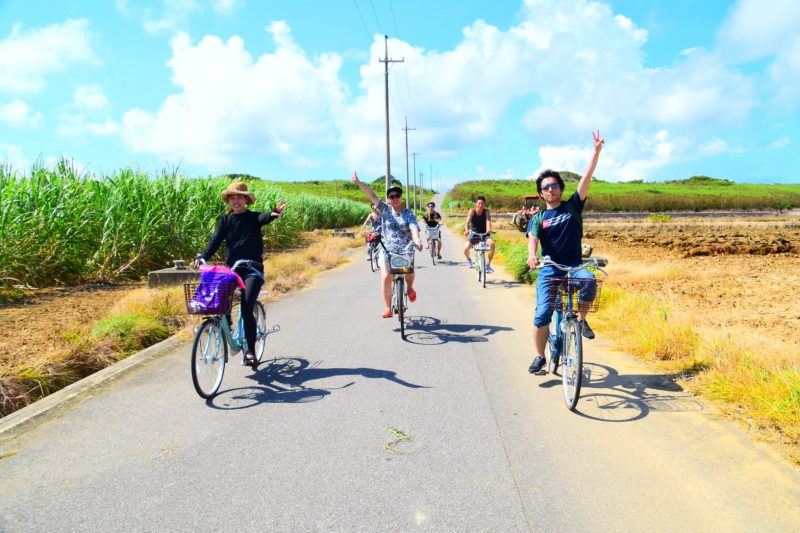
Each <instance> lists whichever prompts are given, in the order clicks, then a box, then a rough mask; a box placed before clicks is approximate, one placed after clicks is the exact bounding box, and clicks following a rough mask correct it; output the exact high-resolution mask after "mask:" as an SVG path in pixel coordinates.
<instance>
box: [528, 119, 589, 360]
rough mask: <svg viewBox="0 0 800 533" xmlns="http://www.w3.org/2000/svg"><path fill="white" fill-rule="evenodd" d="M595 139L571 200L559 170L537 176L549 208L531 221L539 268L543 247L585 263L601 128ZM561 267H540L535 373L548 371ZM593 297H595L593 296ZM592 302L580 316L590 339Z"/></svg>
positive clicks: (531, 261)
mask: <svg viewBox="0 0 800 533" xmlns="http://www.w3.org/2000/svg"><path fill="white" fill-rule="evenodd" d="M592 138H593V139H594V155H593V156H592V159H591V161H589V166H588V167H586V172H585V173H584V174H583V177H582V178H581V181H580V182H578V188H577V190H576V191H575V192H574V193H573V194H572V196H570V197H569V199H567V200H563V199H562V198H561V195H562V193H563V192H564V180H563V179H562V178H561V175H560V174H559V173H558V172H555V171H553V170H545V171H544V172H542V173H541V174H539V177H538V178H536V190H537V192H538V193H539V194H540V195H542V198H543V199H544V203H545V209H544V210H542V211H540V212H538V213H537V214H535V215H534V216H533V217H532V218H531V221H530V222H529V223H528V266H529V267H530V268H532V269H533V268H536V267H537V266H538V264H539V258H538V257H537V256H536V249H537V247H538V246H539V245H541V247H542V255H547V256H550V259H552V260H553V261H554V262H556V263H558V264H561V265H565V266H569V267H575V266H578V265H580V264H581V258H582V253H581V252H582V249H581V239H582V238H583V219H582V217H581V213H583V205H584V204H585V203H586V197H587V195H588V194H589V185H590V184H591V180H592V175H593V174H594V169H595V168H596V167H597V161H598V160H599V159H600V151H601V150H602V149H603V143H604V142H605V141H604V140H603V139H602V138H600V131H599V130H598V131H597V133H594V132H592ZM559 272H560V271H559V270H558V269H556V268H555V267H553V266H546V267H544V268H542V269H541V270H539V276H538V278H537V280H536V313H535V315H534V317H533V338H534V341H535V349H536V356H535V357H534V358H533V362H532V363H531V365H530V367H528V372H530V373H531V374H543V373H546V370H544V367H545V362H546V361H545V357H544V349H545V346H546V345H547V335H548V326H549V324H550V320H552V317H553V309H552V307H551V305H550V301H549V298H548V295H549V292H550V290H549V287H550V278H552V277H554V276H559V275H561V274H559ZM573 276H575V277H578V278H584V279H594V275H593V274H592V273H591V272H589V271H588V270H587V269H585V268H583V269H581V270H578V271H577V272H575V273H574V274H573ZM592 298H593V296H592ZM589 304H591V301H589V302H583V301H579V302H578V319H579V320H580V321H581V333H582V335H583V336H584V337H586V338H587V339H593V338H594V332H593V331H592V328H590V327H589V324H588V322H586V309H587V308H588V307H589Z"/></svg>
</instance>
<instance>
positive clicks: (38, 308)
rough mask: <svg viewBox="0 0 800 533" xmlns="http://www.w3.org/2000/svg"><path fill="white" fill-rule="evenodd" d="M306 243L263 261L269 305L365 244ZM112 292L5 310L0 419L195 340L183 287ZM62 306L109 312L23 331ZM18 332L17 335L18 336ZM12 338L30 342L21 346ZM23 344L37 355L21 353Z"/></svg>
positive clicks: (325, 237)
mask: <svg viewBox="0 0 800 533" xmlns="http://www.w3.org/2000/svg"><path fill="white" fill-rule="evenodd" d="M303 242H304V247H303V248H301V249H298V250H295V251H292V252H284V253H281V254H278V255H274V256H271V257H269V258H268V259H267V260H266V263H265V270H266V276H265V278H266V283H265V286H264V290H266V291H267V292H268V299H269V300H275V299H277V298H280V297H281V296H283V295H284V294H286V293H287V292H290V291H293V290H297V289H299V288H302V287H305V286H306V285H308V284H309V282H310V281H311V280H312V279H313V277H314V276H315V275H316V274H318V273H319V272H322V271H324V270H328V269H330V268H333V267H335V266H337V265H338V264H340V263H342V262H343V261H346V255H347V253H346V252H347V251H348V249H349V248H353V247H356V246H361V244H362V242H361V241H360V240H359V239H346V238H340V237H332V236H331V235H330V232H329V231H314V232H310V233H308V234H306V235H305V236H304V241H303ZM109 290H111V289H109ZM113 291H114V292H113V293H112V294H110V295H106V294H100V292H102V291H98V290H93V291H90V292H87V293H85V294H80V293H78V294H77V295H76V294H71V295H70V297H69V299H67V298H64V297H59V296H58V295H56V296H51V297H47V298H45V299H44V300H43V301H41V302H33V303H29V304H27V305H18V306H15V307H12V308H9V309H6V310H5V311H4V312H5V313H6V314H8V315H9V316H10V317H13V319H14V323H13V324H14V325H15V329H14V331H10V332H9V333H10V334H11V335H6V338H5V339H4V344H3V346H2V348H3V349H2V350H0V416H5V415H6V414H9V413H11V412H13V411H15V410H17V409H19V408H21V407H24V406H25V405H28V404H29V403H31V402H33V401H36V400H37V399H39V398H42V397H44V396H47V395H48V394H51V393H53V392H55V391H57V390H59V389H61V388H63V387H65V386H67V385H69V384H71V383H74V382H75V381H77V380H79V379H81V378H83V377H86V376H88V375H90V374H92V373H94V372H96V371H98V370H101V369H103V368H105V367H107V366H109V365H111V364H113V363H115V362H116V361H118V360H120V359H123V358H125V357H127V356H128V355H130V354H131V353H133V352H136V351H138V350H141V349H142V348H145V347H147V346H149V345H152V344H154V343H156V342H159V341H160V340H163V339H165V338H166V337H168V336H169V335H172V334H175V333H177V334H178V335H180V336H181V337H183V338H185V339H187V340H188V339H190V338H191V336H192V333H191V328H188V327H185V326H186V325H187V324H189V323H190V322H191V320H192V319H191V318H190V317H189V316H187V315H186V312H185V309H184V296H183V291H182V288H181V287H172V288H165V289H152V290H151V289H148V288H143V287H134V288H131V289H130V290H128V291H125V292H124V293H120V289H119V287H116V288H114V289H113ZM81 297H82V299H80V298H81ZM112 300H113V303H111V302H112ZM60 301H62V302H63V303H62V304H61V305H63V306H69V308H73V307H76V306H77V305H80V306H83V307H84V308H88V309H91V308H92V307H94V306H95V305H96V303H97V302H108V303H105V304H104V305H108V306H109V311H108V313H107V314H105V316H102V317H101V318H100V319H99V320H97V321H90V322H88V323H87V321H86V320H85V316H86V313H76V314H75V315H72V316H68V317H67V318H66V319H64V320H62V321H61V322H59V324H58V327H55V328H43V329H40V330H27V329H22V328H25V327H26V325H27V324H30V323H32V321H33V322H35V321H37V320H40V317H41V315H42V313H45V312H46V313H59V309H60V308H59V302H60ZM93 304H95V305H93ZM16 328H20V329H19V331H18V330H17V329H16ZM54 331H55V333H56V334H55V335H54V334H53V332H54ZM14 334H16V335H18V337H19V339H25V340H24V341H22V340H17V339H16V338H15V337H14ZM22 342H27V343H30V344H31V345H33V346H36V347H37V349H35V350H28V349H19V348H18V345H19V344H20V343H22Z"/></svg>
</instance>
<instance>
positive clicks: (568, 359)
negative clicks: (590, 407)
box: [561, 318, 583, 411]
mask: <svg viewBox="0 0 800 533" xmlns="http://www.w3.org/2000/svg"><path fill="white" fill-rule="evenodd" d="M563 347H564V353H563V354H562V355H561V367H562V368H561V382H562V384H563V386H564V401H565V402H566V404H567V409H569V410H570V411H574V410H575V406H576V405H578V398H580V395H581V382H582V381H583V339H582V338H581V324H580V322H578V319H577V318H571V319H569V320H568V321H567V331H566V332H565V336H564V345H563Z"/></svg>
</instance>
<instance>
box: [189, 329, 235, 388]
mask: <svg viewBox="0 0 800 533" xmlns="http://www.w3.org/2000/svg"><path fill="white" fill-rule="evenodd" d="M227 359H228V344H227V342H226V341H225V338H224V335H223V333H222V331H221V330H220V324H219V319H214V318H207V319H206V320H204V321H203V323H202V324H201V325H200V327H199V328H198V329H197V333H196V334H195V336H194V342H193V343H192V357H191V363H190V364H191V368H192V383H193V384H194V389H195V390H196V391H197V394H198V395H200V397H201V398H205V399H209V398H212V397H213V396H214V395H215V394H216V393H217V391H218V390H219V387H220V385H222V376H224V375H225V361H226V360H227Z"/></svg>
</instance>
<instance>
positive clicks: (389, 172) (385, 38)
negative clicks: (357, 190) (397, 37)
mask: <svg viewBox="0 0 800 533" xmlns="http://www.w3.org/2000/svg"><path fill="white" fill-rule="evenodd" d="M383 45H384V51H385V54H386V56H385V57H384V58H383V59H379V60H378V61H380V62H381V63H383V64H384V79H385V82H384V88H385V92H386V190H389V181H390V180H391V179H392V178H391V175H392V164H391V161H390V158H391V154H390V153H389V63H402V62H403V61H405V58H403V59H390V58H389V36H388V35H384V36H383Z"/></svg>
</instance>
